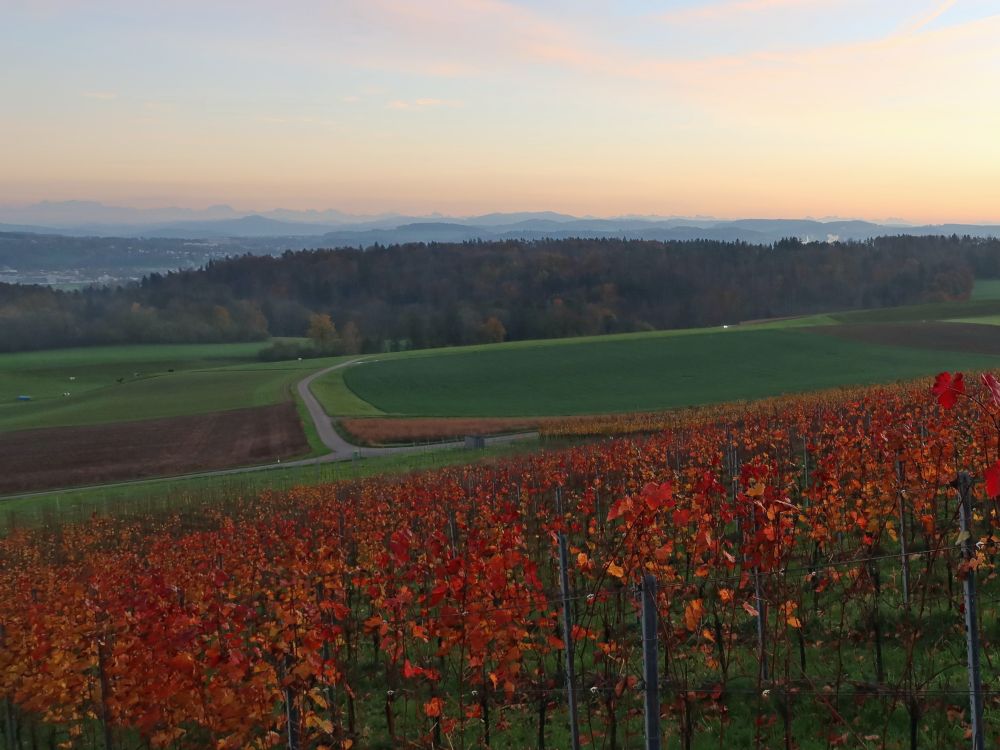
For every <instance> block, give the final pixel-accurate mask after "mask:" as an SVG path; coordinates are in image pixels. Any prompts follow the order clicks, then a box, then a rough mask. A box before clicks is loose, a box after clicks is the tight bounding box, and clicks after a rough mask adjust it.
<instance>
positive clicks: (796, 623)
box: [785, 615, 802, 628]
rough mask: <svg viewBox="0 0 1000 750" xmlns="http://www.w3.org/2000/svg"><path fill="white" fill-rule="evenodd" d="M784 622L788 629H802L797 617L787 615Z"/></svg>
mask: <svg viewBox="0 0 1000 750" xmlns="http://www.w3.org/2000/svg"><path fill="white" fill-rule="evenodd" d="M785 622H787V623H788V625H789V626H790V627H793V628H801V627H802V621H801V620H800V619H799V618H798V617H796V616H795V615H789V616H788V617H787V618H786V619H785Z"/></svg>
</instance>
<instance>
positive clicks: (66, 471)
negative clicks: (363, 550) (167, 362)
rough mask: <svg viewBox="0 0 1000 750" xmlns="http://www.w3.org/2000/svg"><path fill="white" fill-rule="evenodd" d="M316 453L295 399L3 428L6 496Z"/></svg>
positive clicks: (1, 465)
mask: <svg viewBox="0 0 1000 750" xmlns="http://www.w3.org/2000/svg"><path fill="white" fill-rule="evenodd" d="M308 452H309V444H308V442H307V441H306V437H305V434H304V433H303V431H302V424H301V422H300V421H299V416H298V413H297V412H296V410H295V406H294V404H291V403H286V404H278V405H276V406H264V407H260V408H253V409H237V410H234V411H223V412H215V413H213V414H201V415H197V416H192V417H172V418H170V419H154V420H149V421H142V422H120V423H118V424H110V425H95V426H90V427H55V428H45V429H38V430H19V431H17V432H5V433H0V494H7V493H12V492H27V491H31V490H42V489H51V488H55V487H72V486H77V485H86V484H100V483H103V482H116V481H124V480H129V479H140V478H143V477H154V476H169V475H173V474H184V473H188V472H195V471H206V470H211V469H222V468H227V467H233V466H242V465H247V464H259V463H267V462H269V461H276V460H277V459H278V458H289V457H293V456H301V455H303V454H305V453H308Z"/></svg>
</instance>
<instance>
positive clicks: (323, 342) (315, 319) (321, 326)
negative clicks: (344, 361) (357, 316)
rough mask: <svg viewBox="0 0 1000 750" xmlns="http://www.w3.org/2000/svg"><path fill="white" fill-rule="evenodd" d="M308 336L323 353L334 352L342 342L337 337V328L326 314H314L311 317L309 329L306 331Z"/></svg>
mask: <svg viewBox="0 0 1000 750" xmlns="http://www.w3.org/2000/svg"><path fill="white" fill-rule="evenodd" d="M306 336H308V337H309V338H310V339H312V342H313V344H315V345H316V348H317V349H319V350H320V351H323V352H327V351H333V349H334V348H335V347H336V346H337V344H338V343H339V342H340V339H339V337H338V336H337V326H335V325H334V324H333V321H332V320H330V316H329V315H326V314H325V313H313V314H312V315H310V316H309V328H308V329H307V330H306Z"/></svg>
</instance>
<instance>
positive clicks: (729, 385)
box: [343, 329, 1000, 417]
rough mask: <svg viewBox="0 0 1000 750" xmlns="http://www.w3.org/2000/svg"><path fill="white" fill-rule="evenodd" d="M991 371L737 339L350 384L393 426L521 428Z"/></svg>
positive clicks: (622, 340)
mask: <svg viewBox="0 0 1000 750" xmlns="http://www.w3.org/2000/svg"><path fill="white" fill-rule="evenodd" d="M942 338H944V339H946V337H942ZM940 343H941V344H942V348H944V347H945V346H947V343H948V342H947V340H942V341H941V342H940ZM998 354H1000V350H998ZM991 368H993V369H996V368H1000V356H997V355H989V354H977V353H974V352H950V351H949V352H947V353H945V352H944V351H942V350H940V349H934V348H905V347H898V346H889V345H884V344H881V343H868V342H864V341H857V340H851V339H847V338H840V337H833V336H825V335H818V334H817V333H816V332H814V331H811V330H793V329H787V330H781V329H773V330H759V329H758V330H740V329H729V330H726V331H711V332H703V333H701V334H699V335H687V336H663V335H656V334H651V335H648V336H641V337H634V336H633V337H607V338H604V339H601V340H587V341H582V342H579V343H566V342H559V343H558V344H556V343H553V344H551V345H547V344H546V342H530V343H529V344H510V345H504V346H495V347H492V348H490V349H488V350H476V351H470V352H468V353H464V352H463V353H459V352H453V353H449V354H447V355H442V354H441V353H436V352H425V353H421V354H420V355H417V354H414V355H411V356H407V357H398V358H380V359H379V360H378V361H376V362H368V363H365V364H361V365H357V366H354V367H351V368H348V369H347V370H346V371H345V374H344V376H343V379H344V383H345V384H346V386H347V387H348V388H350V390H351V391H352V392H353V393H354V394H355V395H356V396H357V397H359V398H361V399H362V400H364V401H365V402H367V403H369V404H371V405H373V406H374V407H375V408H377V409H379V410H381V411H383V412H385V413H387V414H395V415H406V416H414V417H417V416H465V417H474V416H504V417H516V416H536V415H537V416H542V415H571V414H597V413H602V412H623V411H641V410H655V409H669V408H674V407H680V406H689V405H695V404H706V403H716V402H722V401H733V400H744V399H755V398H762V397H765V396H775V395H781V394H784V393H798V392H803V391H809V390H816V389H823V388H833V387H837V386H841V385H855V384H867V383H882V382H892V381H896V380H904V379H911V378H916V377H921V376H926V375H929V374H933V373H935V372H937V371H940V370H942V369H970V370H971V369H991Z"/></svg>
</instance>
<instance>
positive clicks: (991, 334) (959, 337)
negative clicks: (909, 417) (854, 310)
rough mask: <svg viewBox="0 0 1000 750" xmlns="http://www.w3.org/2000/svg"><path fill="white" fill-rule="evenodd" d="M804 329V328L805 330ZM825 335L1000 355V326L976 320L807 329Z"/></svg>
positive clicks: (866, 324)
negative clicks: (976, 321) (982, 323)
mask: <svg viewBox="0 0 1000 750" xmlns="http://www.w3.org/2000/svg"><path fill="white" fill-rule="evenodd" d="M802 330H805V329H802ZM808 330H810V331H813V332H815V333H819V334H823V335H826V336H836V337H837V338H841V339H849V340H852V341H862V342H864V343H866V344H888V345H890V346H907V347H911V348H914V349H933V350H937V351H951V352H969V353H971V354H1000V326H993V325H980V324H977V323H942V322H939V321H929V322H927V323H923V322H914V323H860V324H845V325H837V326H818V327H816V328H810V329H808Z"/></svg>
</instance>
